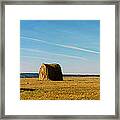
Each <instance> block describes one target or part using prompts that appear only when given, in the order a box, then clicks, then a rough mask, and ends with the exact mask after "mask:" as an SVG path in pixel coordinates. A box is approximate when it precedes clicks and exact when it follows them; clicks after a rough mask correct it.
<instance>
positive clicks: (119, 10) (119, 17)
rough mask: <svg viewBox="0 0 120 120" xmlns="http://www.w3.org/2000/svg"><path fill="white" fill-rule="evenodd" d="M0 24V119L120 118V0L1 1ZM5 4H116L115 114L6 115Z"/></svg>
mask: <svg viewBox="0 0 120 120" xmlns="http://www.w3.org/2000/svg"><path fill="white" fill-rule="evenodd" d="M0 4H1V8H0V9H1V19H0V22H1V26H0V30H1V32H0V37H1V41H0V46H1V54H0V58H1V59H0V63H1V64H0V71H1V72H0V78H1V79H0V88H1V89H0V119H116V120H117V119H118V120H119V119H120V105H119V101H120V98H119V83H120V82H119V80H120V79H119V77H120V76H119V57H120V56H119V51H120V49H119V40H120V36H119V34H120V31H119V28H120V1H119V0H98V1H97V0H93V1H90V0H89V1H88V0H84V1H83V0H77V1H74V0H65V1H63V0H61V1H57V0H45V1H1V3H0ZM5 5H115V115H5Z"/></svg>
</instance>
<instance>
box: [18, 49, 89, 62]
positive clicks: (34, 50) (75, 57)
mask: <svg viewBox="0 0 120 120" xmlns="http://www.w3.org/2000/svg"><path fill="white" fill-rule="evenodd" d="M20 49H22V50H26V51H31V52H38V53H40V52H44V53H48V54H53V55H57V56H58V55H59V56H64V57H69V58H74V59H81V60H84V61H87V59H85V58H83V57H77V56H71V55H64V54H58V53H50V52H46V51H42V50H36V49H29V48H20Z"/></svg>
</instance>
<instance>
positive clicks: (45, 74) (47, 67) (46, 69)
mask: <svg viewBox="0 0 120 120" xmlns="http://www.w3.org/2000/svg"><path fill="white" fill-rule="evenodd" d="M39 80H54V81H61V80H63V75H62V71H61V67H60V65H59V64H44V63H43V64H42V65H41V67H40V70H39Z"/></svg>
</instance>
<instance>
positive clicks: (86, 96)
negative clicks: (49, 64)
mask: <svg viewBox="0 0 120 120" xmlns="http://www.w3.org/2000/svg"><path fill="white" fill-rule="evenodd" d="M20 99H21V100H99V99H100V77H96V76H87V77H80V76H79V77H78V76H64V77H63V81H39V80H38V78H21V79H20Z"/></svg>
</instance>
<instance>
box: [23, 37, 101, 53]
mask: <svg viewBox="0 0 120 120" xmlns="http://www.w3.org/2000/svg"><path fill="white" fill-rule="evenodd" d="M21 38H27V39H31V40H33V41H37V42H42V43H45V44H49V45H56V46H59V47H64V48H69V49H74V50H79V51H84V52H89V53H94V54H99V53H100V52H99V51H93V50H89V49H84V48H79V47H75V46H70V45H62V44H56V43H50V42H47V41H44V40H41V39H36V38H31V37H26V36H21Z"/></svg>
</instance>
